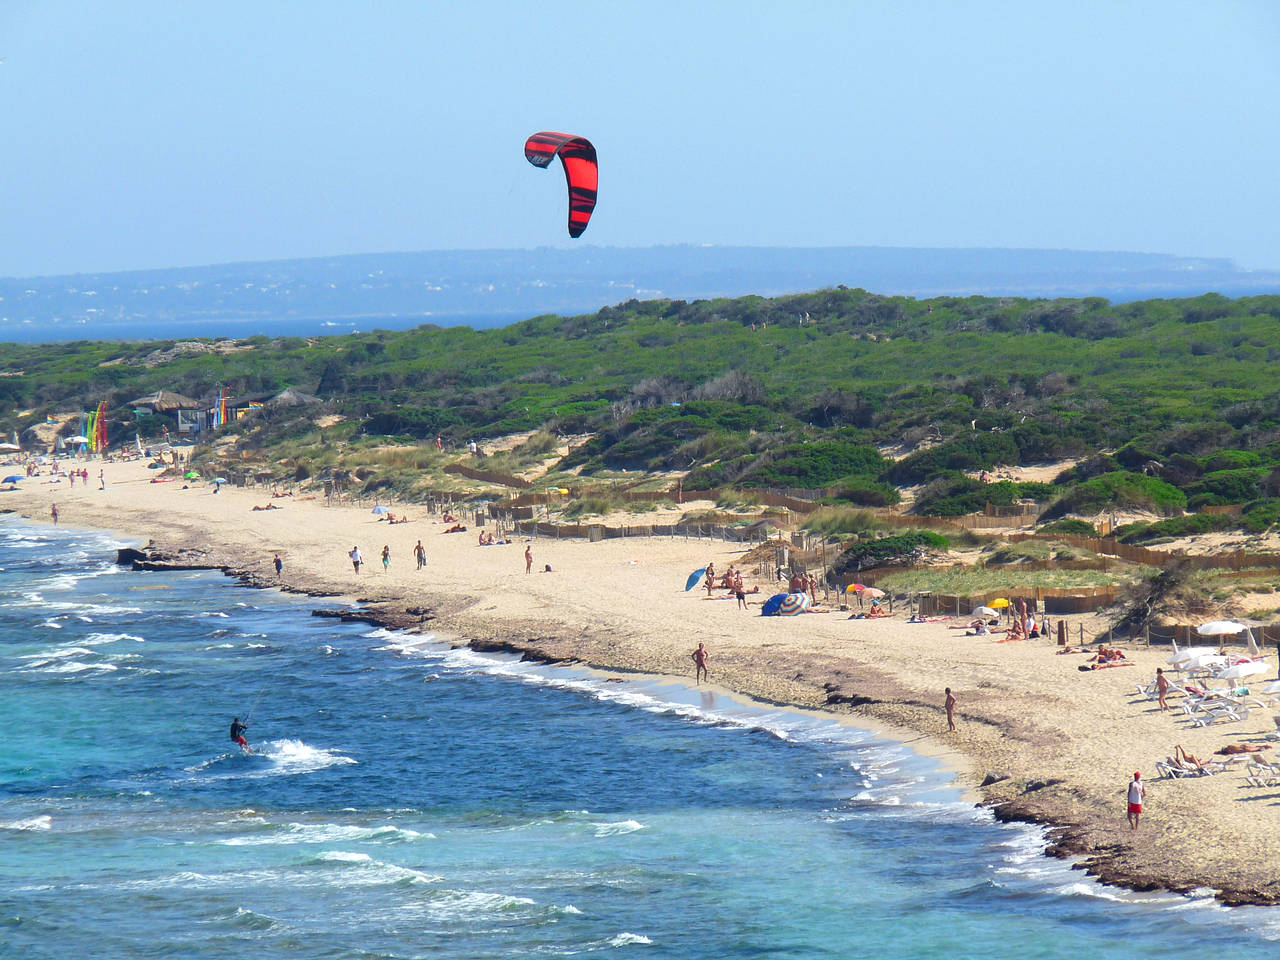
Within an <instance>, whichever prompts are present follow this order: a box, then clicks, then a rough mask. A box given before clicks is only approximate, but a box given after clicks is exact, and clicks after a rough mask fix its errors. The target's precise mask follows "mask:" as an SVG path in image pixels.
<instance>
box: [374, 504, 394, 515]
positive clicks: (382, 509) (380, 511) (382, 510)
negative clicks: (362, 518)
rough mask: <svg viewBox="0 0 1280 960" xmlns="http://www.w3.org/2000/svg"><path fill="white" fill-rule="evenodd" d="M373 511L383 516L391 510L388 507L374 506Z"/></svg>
mask: <svg viewBox="0 0 1280 960" xmlns="http://www.w3.org/2000/svg"><path fill="white" fill-rule="evenodd" d="M371 512H372V513H376V514H377V515H378V516H382V515H383V514H384V513H390V512H391V511H390V510H388V509H387V508H386V507H383V506H377V507H374V508H373V510H372V511H371Z"/></svg>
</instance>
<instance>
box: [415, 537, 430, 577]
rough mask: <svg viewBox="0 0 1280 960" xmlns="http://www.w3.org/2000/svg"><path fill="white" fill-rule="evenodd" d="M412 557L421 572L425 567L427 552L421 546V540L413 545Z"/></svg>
mask: <svg viewBox="0 0 1280 960" xmlns="http://www.w3.org/2000/svg"><path fill="white" fill-rule="evenodd" d="M413 557H414V559H415V560H417V561H418V569H419V570H421V569H422V568H423V567H425V566H426V565H427V551H426V548H424V547H423V546H422V541H421V540H419V541H418V542H417V543H416V544H414V547H413Z"/></svg>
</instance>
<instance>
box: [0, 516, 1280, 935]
mask: <svg viewBox="0 0 1280 960" xmlns="http://www.w3.org/2000/svg"><path fill="white" fill-rule="evenodd" d="M116 546H117V544H115V543H114V542H113V541H111V540H110V539H109V538H107V537H105V536H103V535H100V534H93V533H84V532H81V531H74V530H68V529H55V530H49V529H43V528H34V527H27V526H23V525H20V524H17V523H14V522H10V521H5V520H0V725H2V726H3V729H5V730H7V731H8V735H7V736H6V737H5V738H4V743H3V745H2V746H0V957H3V958H11V957H12V958H23V960H39V958H50V960H53V958H57V960H66V958H90V957H92V958H122V960H123V958H129V960H138V958H152V957H181V958H194V960H202V958H210V960H212V958H219V960H224V958H241V957H243V958H253V960H275V958H304V957H305V958H353V960H354V958H368V960H372V958H388V960H390V958H418V957H454V958H490V957H494V958H497V957H502V958H511V957H562V956H584V955H601V956H617V957H637V958H681V960H698V958H707V960H730V958H775V960H784V958H817V957H832V958H834V957H841V958H844V957H857V956H869V957H910V958H916V957H921V958H923V957H938V958H949V960H956V958H969V957H973V958H978V957H982V958H987V957H1000V956H1016V957H1018V958H1020V960H1024V958H1039V957H1046V958H1047V957H1063V958H1071V960H1078V958H1080V957H1084V956H1087V957H1090V958H1112V957H1115V958H1124V960H1133V958H1134V957H1146V956H1187V955H1191V954H1192V953H1193V952H1194V954H1195V955H1197V956H1206V957H1213V958H1215V960H1222V958H1236V957H1272V956H1274V955H1275V954H1276V952H1277V950H1280V942H1277V941H1280V910H1275V909H1259V908H1248V909H1238V910H1228V909H1226V908H1224V907H1221V906H1219V905H1217V904H1216V903H1215V902H1214V901H1213V900H1212V898H1211V897H1209V896H1207V895H1199V896H1193V897H1178V896H1168V895H1152V894H1129V893H1125V892H1122V891H1116V890H1112V889H1108V888H1104V887H1101V886H1099V885H1097V884H1094V883H1092V882H1091V881H1089V880H1088V879H1087V878H1086V877H1084V876H1083V875H1082V874H1081V873H1080V872H1079V871H1073V870H1071V869H1070V865H1069V864H1066V863H1062V862H1059V861H1054V860H1049V859H1046V858H1044V857H1042V856H1041V855H1040V853H1039V851H1040V849H1041V848H1042V845H1043V842H1042V836H1041V833H1040V832H1039V831H1038V830H1036V829H1034V828H1029V827H1025V826H1019V825H1000V824H997V823H995V822H994V820H993V819H992V818H991V817H990V815H989V814H987V813H986V812H984V811H981V810H977V809H974V808H973V807H972V806H971V805H969V804H966V803H965V802H963V800H962V799H961V797H960V795H959V792H958V791H957V790H956V789H955V787H954V786H953V785H952V784H951V781H950V778H949V777H948V775H947V774H946V772H945V771H944V770H942V769H941V768H940V767H939V765H938V764H937V762H936V761H933V760H930V759H926V758H922V757H920V756H917V755H916V754H914V753H912V752H911V750H910V749H908V747H907V746H904V745H903V744H900V743H897V742H894V741H890V740H885V739H882V738H877V737H875V736H873V735H871V734H869V733H864V732H861V731H858V730H854V729H851V728H847V727H842V726H839V725H837V724H835V723H832V722H830V721H827V720H825V719H821V718H814V717H811V716H807V715H803V714H800V713H793V712H788V711H782V710H776V709H770V708H765V707H760V706H753V705H751V704H747V703H745V702H739V701H735V700H731V699H728V698H725V697H722V696H716V695H713V694H710V693H702V692H699V691H697V690H694V689H690V688H686V687H683V686H679V685H674V684H670V683H663V682H659V681H655V680H645V679H635V678H626V679H625V680H624V682H614V681H613V680H611V679H610V678H608V677H603V676H592V675H589V674H586V673H584V672H581V671H576V670H573V669H569V668H565V667H555V666H539V665H531V664H524V663H520V662H518V661H517V660H515V659H514V658H509V657H498V656H490V655H480V654H475V653H472V652H470V651H467V650H452V649H450V648H449V646H448V645H447V644H445V643H442V642H439V641H437V640H435V639H434V638H424V637H418V636H408V635H403V634H396V633H391V632H388V631H385V630H378V629H372V628H370V627H367V626H365V627H362V626H359V625H350V624H341V623H337V622H334V621H331V620H321V619H317V618H312V617H310V616H308V614H309V611H310V608H311V607H312V606H314V602H307V601H300V600H298V599H297V598H290V597H285V596H282V595H277V594H274V593H271V592H266V591H254V590H249V589H246V588H243V587H240V586H238V585H235V584H234V583H233V582H231V581H228V580H226V579H225V578H223V577H221V576H220V575H218V574H213V573H147V574H140V573H129V572H124V571H121V570H118V569H117V568H116V567H114V566H113V565H112V560H113V559H114V555H115V547H116ZM233 715H239V716H241V717H245V716H247V715H248V716H249V722H250V730H249V739H250V742H251V743H252V744H253V745H254V747H255V750H256V751H257V752H256V753H255V754H254V755H253V756H242V755H241V754H240V753H239V751H238V750H236V749H235V748H234V746H233V745H232V744H231V743H230V741H229V739H228V732H227V730H228V726H229V724H230V721H231V718H232V716H233Z"/></svg>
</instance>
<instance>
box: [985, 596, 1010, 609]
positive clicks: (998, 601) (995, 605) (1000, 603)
mask: <svg viewBox="0 0 1280 960" xmlns="http://www.w3.org/2000/svg"><path fill="white" fill-rule="evenodd" d="M987 606H988V607H991V608H992V609H993V610H1003V609H1004V608H1005V607H1007V606H1009V601H1008V600H1006V599H1005V598H1004V597H996V598H995V599H994V600H992V601H991V602H990V603H988V604H987Z"/></svg>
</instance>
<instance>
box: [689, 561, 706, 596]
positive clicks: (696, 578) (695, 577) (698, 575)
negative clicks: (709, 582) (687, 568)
mask: <svg viewBox="0 0 1280 960" xmlns="http://www.w3.org/2000/svg"><path fill="white" fill-rule="evenodd" d="M706 572H707V568H706V567H703V568H702V569H701V570H695V571H693V573H691V574H689V582H688V583H686V584H685V585H684V592H685V593H688V592H689V591H690V590H692V589H693V588H694V587H696V586H697V585H698V583H699V582H700V581H701V580H702V576H703V574H705V573H706Z"/></svg>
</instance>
